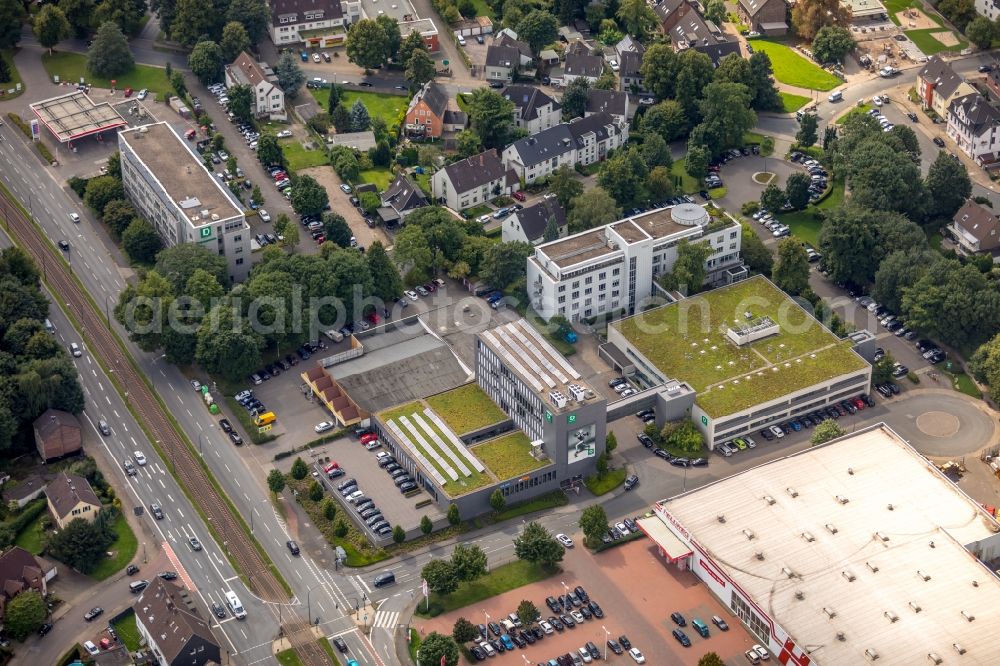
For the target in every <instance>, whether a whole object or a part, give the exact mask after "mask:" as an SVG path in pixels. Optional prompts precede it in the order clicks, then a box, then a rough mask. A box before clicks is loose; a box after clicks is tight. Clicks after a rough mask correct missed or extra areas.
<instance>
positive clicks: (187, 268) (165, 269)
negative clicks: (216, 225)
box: [156, 243, 229, 294]
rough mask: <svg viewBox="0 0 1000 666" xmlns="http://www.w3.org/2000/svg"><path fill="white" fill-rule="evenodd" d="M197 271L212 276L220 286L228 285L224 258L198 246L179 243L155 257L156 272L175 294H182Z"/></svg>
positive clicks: (227, 271) (226, 266) (227, 272)
mask: <svg viewBox="0 0 1000 666" xmlns="http://www.w3.org/2000/svg"><path fill="white" fill-rule="evenodd" d="M198 269H201V270H203V271H205V272H206V273H208V274H210V275H211V276H213V277H214V278H215V280H216V282H218V283H219V284H220V285H228V284H229V268H228V265H227V263H226V259H225V257H220V256H219V255H218V254H216V253H215V252H212V251H211V250H208V249H207V248H205V247H202V246H200V245H195V244H194V243H181V244H180V245H174V246H173V247H168V248H166V249H165V250H163V252H160V254H159V255H157V257H156V272H157V273H159V274H160V275H162V276H164V277H165V278H166V279H167V280H168V281H169V282H170V284H171V286H172V287H173V293H175V294H181V293H184V290H185V288H186V286H187V284H188V283H189V281H190V280H191V278H192V277H193V276H194V274H195V273H196V272H197V271H198Z"/></svg>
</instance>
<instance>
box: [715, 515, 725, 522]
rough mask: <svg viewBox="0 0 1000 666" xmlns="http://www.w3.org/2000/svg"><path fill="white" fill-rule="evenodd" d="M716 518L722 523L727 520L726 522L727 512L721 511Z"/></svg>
mask: <svg viewBox="0 0 1000 666" xmlns="http://www.w3.org/2000/svg"><path fill="white" fill-rule="evenodd" d="M715 519H716V520H717V521H719V522H720V523H725V522H726V515H725V514H723V513H720V514H719V515H717V516H716V517H715Z"/></svg>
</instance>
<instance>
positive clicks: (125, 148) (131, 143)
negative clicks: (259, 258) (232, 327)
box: [118, 122, 252, 282]
mask: <svg viewBox="0 0 1000 666" xmlns="http://www.w3.org/2000/svg"><path fill="white" fill-rule="evenodd" d="M118 148H119V150H120V151H121V169H122V184H123V185H124V186H125V194H126V195H127V196H128V198H129V200H130V201H131V202H132V205H133V206H134V207H135V209H136V211H137V212H138V213H139V214H140V215H141V216H142V217H144V218H145V219H147V220H149V222H150V224H152V225H153V227H154V228H155V229H156V231H157V233H159V234H160V237H161V238H162V239H163V243H164V245H166V246H173V245H178V244H180V243H197V244H198V245H200V246H201V247H204V248H206V249H207V250H209V251H210V252H214V253H217V254H218V255H219V256H222V257H225V258H226V262H227V263H228V266H229V279H230V281H231V282H242V281H243V280H245V279H246V277H247V275H248V274H249V272H250V265H251V263H252V262H251V258H250V225H249V224H247V221H246V217H245V216H244V214H243V210H242V207H241V206H240V204H239V203H238V202H237V201H236V200H235V199H234V198H233V195H232V193H231V192H229V191H228V190H227V189H226V187H225V186H224V185H223V184H222V183H221V182H220V181H219V180H217V179H216V177H215V176H214V175H213V174H212V173H211V172H210V171H208V170H207V169H206V168H205V166H204V164H202V161H201V160H200V159H199V158H198V156H196V155H195V154H194V153H193V152H191V150H190V149H189V148H188V144H187V142H186V141H184V140H182V139H181V137H180V136H178V135H177V134H176V133H175V132H174V130H173V129H172V128H171V127H170V126H169V125H168V124H167V123H165V122H159V123H154V124H152V125H143V126H141V127H135V128H131V129H127V130H124V131H122V132H119V133H118Z"/></svg>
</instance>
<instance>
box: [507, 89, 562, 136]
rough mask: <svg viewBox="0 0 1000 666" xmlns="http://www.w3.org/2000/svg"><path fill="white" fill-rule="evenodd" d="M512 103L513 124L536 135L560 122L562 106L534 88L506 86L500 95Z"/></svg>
mask: <svg viewBox="0 0 1000 666" xmlns="http://www.w3.org/2000/svg"><path fill="white" fill-rule="evenodd" d="M501 94H502V95H503V96H504V97H506V98H507V99H509V100H510V101H511V102H513V103H514V123H515V124H516V125H517V126H518V127H520V128H522V129H526V130H528V134H538V133H539V132H541V131H542V130H546V129H548V128H550V127H553V126H554V125H558V124H559V122H560V121H561V120H562V105H561V104H560V103H559V102H557V101H555V100H554V99H552V98H551V97H549V96H548V95H546V94H545V93H544V92H542V91H541V90H539V89H538V88H536V87H534V86H522V85H513V86H507V88H505V89H504V91H503V92H502V93H501Z"/></svg>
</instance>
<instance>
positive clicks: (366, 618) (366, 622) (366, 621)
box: [365, 613, 368, 632]
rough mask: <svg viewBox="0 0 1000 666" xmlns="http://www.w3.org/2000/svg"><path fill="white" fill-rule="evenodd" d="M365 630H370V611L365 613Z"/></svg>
mask: <svg viewBox="0 0 1000 666" xmlns="http://www.w3.org/2000/svg"><path fill="white" fill-rule="evenodd" d="M365 631H366V632H367V631H368V613H365Z"/></svg>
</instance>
